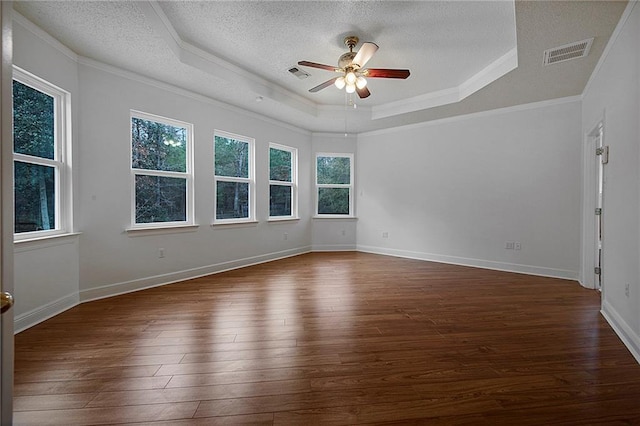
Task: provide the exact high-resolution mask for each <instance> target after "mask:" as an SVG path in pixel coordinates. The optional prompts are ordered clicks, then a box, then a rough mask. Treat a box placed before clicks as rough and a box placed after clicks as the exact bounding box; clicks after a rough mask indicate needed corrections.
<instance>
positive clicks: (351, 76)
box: [344, 71, 357, 85]
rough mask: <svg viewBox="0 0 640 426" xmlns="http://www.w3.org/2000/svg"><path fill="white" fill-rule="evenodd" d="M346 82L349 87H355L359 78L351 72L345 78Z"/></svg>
mask: <svg viewBox="0 0 640 426" xmlns="http://www.w3.org/2000/svg"><path fill="white" fill-rule="evenodd" d="M344 79H345V81H346V82H347V85H349V84H350V85H354V84H355V83H356V80H357V77H356V74H355V73H354V72H353V71H349V72H348V73H347V74H346V75H345V76H344Z"/></svg>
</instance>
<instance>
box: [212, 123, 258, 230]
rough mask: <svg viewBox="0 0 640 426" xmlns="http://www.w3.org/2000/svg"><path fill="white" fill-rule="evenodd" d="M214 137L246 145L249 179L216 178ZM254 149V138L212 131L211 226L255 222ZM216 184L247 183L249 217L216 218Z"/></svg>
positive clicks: (222, 131)
mask: <svg viewBox="0 0 640 426" xmlns="http://www.w3.org/2000/svg"><path fill="white" fill-rule="evenodd" d="M216 136H219V137H222V138H227V139H233V140H237V141H240V142H245V143H247V144H248V149H247V151H248V154H249V158H248V161H249V164H248V170H247V171H248V175H249V177H246V178H241V177H231V176H218V175H216ZM255 147H256V141H255V139H254V138H251V137H249V136H243V135H238V134H236V133H230V132H225V131H224V130H214V131H213V163H212V164H213V223H212V225H231V224H237V223H240V224H242V223H245V224H248V223H254V222H256V208H255V205H256V202H255V200H256V190H255V188H256V182H255V175H256V173H255V156H256V152H255ZM218 182H240V183H248V184H249V199H248V200H247V202H248V204H249V216H248V217H243V218H237V219H236V218H232V219H218V218H217V216H216V215H217V205H218V199H217V188H218Z"/></svg>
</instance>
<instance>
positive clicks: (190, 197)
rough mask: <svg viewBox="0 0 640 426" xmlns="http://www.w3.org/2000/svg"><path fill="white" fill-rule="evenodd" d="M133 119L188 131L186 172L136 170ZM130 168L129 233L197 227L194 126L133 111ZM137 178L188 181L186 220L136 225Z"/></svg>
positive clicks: (130, 118) (130, 116) (130, 135)
mask: <svg viewBox="0 0 640 426" xmlns="http://www.w3.org/2000/svg"><path fill="white" fill-rule="evenodd" d="M133 118H138V119H141V120H147V121H155V122H158V123H162V124H166V125H169V126H174V127H183V128H185V129H187V138H186V143H187V146H186V155H185V161H186V164H185V166H186V167H185V171H184V172H171V171H164V170H150V169H135V168H133V167H132V166H131V159H132V158H133V140H132V139H131V138H132V132H131V121H132V119H133ZM129 168H130V170H131V201H130V206H131V226H130V227H129V228H127V231H128V232H129V231H135V230H150V229H163V228H182V227H185V226H192V225H193V226H197V224H196V223H195V219H194V217H195V200H194V176H193V124H191V123H187V122H185V121H180V120H175V119H172V118H167V117H162V116H160V115H155V114H150V113H146V112H142V111H136V110H131V112H130V115H129ZM136 176H161V177H172V178H179V179H185V180H186V206H185V209H186V215H185V220H182V221H172V222H152V223H136Z"/></svg>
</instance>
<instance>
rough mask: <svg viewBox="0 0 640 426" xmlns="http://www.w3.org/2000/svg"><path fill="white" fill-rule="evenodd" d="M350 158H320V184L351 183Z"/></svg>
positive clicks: (318, 176)
mask: <svg viewBox="0 0 640 426" xmlns="http://www.w3.org/2000/svg"><path fill="white" fill-rule="evenodd" d="M350 168H351V167H350V159H349V157H318V162H317V168H316V170H317V179H318V183H319V184H345V185H349V184H350V183H351V178H350V177H351V170H350Z"/></svg>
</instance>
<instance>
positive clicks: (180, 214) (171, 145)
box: [131, 113, 190, 224]
mask: <svg viewBox="0 0 640 426" xmlns="http://www.w3.org/2000/svg"><path fill="white" fill-rule="evenodd" d="M184 124H185V125H180V124H179V123H174V122H170V121H168V120H167V121H165V120H163V119H161V118H160V117H151V116H147V115H144V114H141V113H136V114H135V115H133V116H132V117H131V168H132V171H133V180H134V182H133V185H134V192H135V197H134V198H135V209H134V210H135V220H134V223H135V224H150V223H165V222H186V221H188V219H189V212H188V202H187V198H188V194H189V188H188V186H189V185H188V183H189V182H188V181H189V177H190V170H189V169H190V167H189V165H190V164H189V163H190V162H189V161H188V151H189V149H190V134H189V132H190V125H186V123H184Z"/></svg>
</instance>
